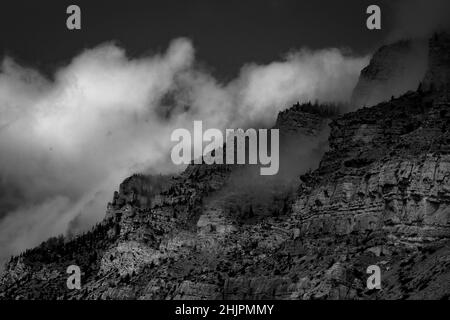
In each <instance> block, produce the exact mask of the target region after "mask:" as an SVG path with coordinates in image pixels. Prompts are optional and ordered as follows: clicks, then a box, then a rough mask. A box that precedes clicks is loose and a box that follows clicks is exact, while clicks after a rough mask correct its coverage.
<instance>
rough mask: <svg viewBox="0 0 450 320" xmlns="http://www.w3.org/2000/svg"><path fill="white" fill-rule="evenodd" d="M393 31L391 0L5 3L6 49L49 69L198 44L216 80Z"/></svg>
mask: <svg viewBox="0 0 450 320" xmlns="http://www.w3.org/2000/svg"><path fill="white" fill-rule="evenodd" d="M70 4H77V5H79V6H80V7H81V10H82V30H81V31H69V30H67V29H66V25H65V23H66V18H67V14H66V8H67V6H68V5H70ZM370 4H378V5H379V6H380V7H381V9H382V27H383V28H382V30H381V31H369V30H367V29H366V27H365V25H366V24H365V21H366V18H367V14H366V13H365V11H366V8H367V6H368V5H370ZM389 25H390V8H389V7H388V6H387V4H386V0H382V1H380V0H378V1H373V0H372V1H368V0H345V1H336V0H314V1H305V0H285V1H284V0H268V1H266V0H221V1H215V0H176V1H174V0H165V1H159V0H158V1H155V0H126V1H112V0H107V1H105V0H95V1H94V0H89V1H85V0H83V1H81V0H72V1H66V0H57V1H56V0H55V1H49V0H39V1H29V0H27V1H24V0H16V1H11V0H8V1H7V2H6V3H5V2H2V9H1V17H0V50H1V52H2V53H3V54H7V55H11V56H13V57H14V58H15V59H16V60H18V61H19V62H21V63H24V64H26V65H32V66H36V67H38V68H39V69H40V70H41V71H44V72H48V71H51V70H52V69H53V68H55V67H56V66H58V65H61V64H64V63H67V62H68V61H69V60H70V59H71V58H72V57H73V56H75V55H76V54H77V53H79V52H80V51H81V50H82V49H83V48H86V47H93V46H95V45H97V44H99V43H102V42H105V41H112V40H114V41H117V42H118V43H119V44H120V45H121V46H123V47H124V48H126V50H127V52H128V54H129V55H132V56H134V55H142V54H145V53H148V52H154V51H161V50H165V49H166V48H167V45H168V43H169V42H170V40H172V39H173V38H176V37H180V36H186V37H189V38H191V39H192V40H193V42H194V45H195V48H196V50H197V51H196V52H197V58H198V60H200V61H201V62H202V63H204V64H205V65H206V66H208V68H210V69H211V71H212V72H213V74H214V75H215V76H216V77H219V78H222V79H226V78H231V77H234V76H235V75H236V74H237V72H238V71H239V69H240V67H241V66H242V65H243V64H244V63H247V62H257V63H268V62H271V61H274V60H276V59H279V58H280V57H281V56H282V55H283V54H284V53H286V52H288V51H289V50H290V49H298V48H300V47H303V46H307V47H310V48H323V47H331V46H333V47H349V48H351V49H352V50H353V51H354V52H356V53H367V52H369V51H371V50H373V49H374V48H376V47H377V46H378V45H379V44H380V43H381V42H382V40H383V39H384V37H385V36H386V34H387V32H388V30H389Z"/></svg>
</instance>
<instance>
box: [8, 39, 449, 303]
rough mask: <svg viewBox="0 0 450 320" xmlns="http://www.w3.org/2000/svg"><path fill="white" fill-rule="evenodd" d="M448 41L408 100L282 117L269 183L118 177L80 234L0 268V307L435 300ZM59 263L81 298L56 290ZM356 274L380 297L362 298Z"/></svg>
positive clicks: (244, 171) (62, 284)
mask: <svg viewBox="0 0 450 320" xmlns="http://www.w3.org/2000/svg"><path fill="white" fill-rule="evenodd" d="M447 37H448V36H446V35H444V34H442V35H439V36H435V37H433V38H432V39H431V40H430V62H429V67H428V70H427V72H426V76H425V79H424V83H425V84H426V85H421V86H419V88H418V90H417V91H410V92H407V93H405V94H404V95H401V96H400V97H398V98H394V99H391V100H390V101H386V102H383V103H380V104H378V105H376V106H374V107H371V108H362V109H359V110H357V111H355V112H351V113H347V114H344V115H340V116H338V115H337V113H336V112H335V111H333V108H329V107H328V106H318V105H316V106H313V105H311V104H306V105H300V104H298V105H295V106H293V107H292V108H290V109H288V110H286V111H284V112H281V113H280V114H279V116H278V119H277V124H276V127H278V128H280V131H281V149H280V152H281V163H282V164H281V165H280V169H283V170H284V171H283V172H280V175H279V177H276V178H273V177H269V178H267V179H266V178H264V177H262V176H259V175H258V174H255V172H257V170H254V168H253V167H247V166H237V165H235V166H232V165H190V166H189V167H188V168H187V169H186V170H185V171H184V172H183V173H182V174H181V175H179V176H175V177H148V176H142V175H135V176H133V177H130V178H129V179H127V180H126V181H124V182H123V183H122V185H121V187H120V190H119V192H117V193H116V194H115V195H114V198H113V201H112V202H111V203H110V204H109V205H108V208H107V213H106V216H105V219H104V221H103V222H102V223H100V224H99V225H98V226H96V227H95V228H94V229H93V230H92V231H91V232H89V233H86V234H84V235H82V236H80V237H77V238H75V239H72V240H67V239H65V238H63V237H59V238H54V239H50V240H49V241H47V242H46V243H44V244H42V245H41V246H39V247H37V248H35V249H32V250H29V251H27V252H25V253H23V254H22V255H20V256H18V257H14V258H12V259H11V261H10V262H9V263H8V264H7V266H6V271H5V272H4V273H3V274H2V275H1V277H0V297H1V298H4V299H18V298H35V299H38V298H40V299H47V298H48V299H50V298H51V299H67V298H70V299H98V298H101V299H223V298H224V299H268V298H269V299H270V298H274V299H401V298H402V299H405V298H412V299H417V298H433V299H448V298H449V297H450V281H449V280H450V268H449V266H450V220H449V218H450V206H449V204H450V133H449V128H450V108H449V107H450V102H449V92H448V86H447V85H446V84H447V83H446V82H445V80H443V79H446V78H445V77H444V76H442V70H444V74H445V72H446V71H445V70H448V69H446V68H447V66H449V65H450V64H448V59H447V58H448V52H449V49H450V47H449V46H448V42H447V40H446V39H448V38H447ZM326 137H328V144H327V143H325V141H326V139H324V138H326ZM319 159H321V160H320V163H319ZM308 161H309V162H308ZM311 169H312V170H311ZM71 264H75V265H78V266H80V268H81V270H82V287H81V290H75V291H71V290H68V289H67V287H66V279H67V276H68V275H67V274H66V273H65V270H66V268H67V266H69V265H71ZM369 265H377V266H379V267H380V268H381V271H382V275H381V277H382V286H381V290H376V289H373V290H369V289H367V287H366V279H367V277H368V276H369V275H367V274H366V270H367V267H368V266H369Z"/></svg>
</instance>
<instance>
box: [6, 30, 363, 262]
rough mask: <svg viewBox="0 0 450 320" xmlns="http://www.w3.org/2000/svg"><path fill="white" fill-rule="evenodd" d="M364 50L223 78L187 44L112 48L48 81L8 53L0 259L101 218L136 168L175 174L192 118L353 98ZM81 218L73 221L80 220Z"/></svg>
mask: <svg viewBox="0 0 450 320" xmlns="http://www.w3.org/2000/svg"><path fill="white" fill-rule="evenodd" d="M367 61H368V59H367V57H352V56H349V55H346V54H344V53H343V52H341V51H340V50H338V49H327V50H319V51H310V50H306V49H303V50H300V51H298V52H292V53H289V54H288V55H286V57H285V58H284V59H283V60H282V61H277V62H273V63H271V64H268V65H256V64H248V65H245V66H243V68H242V70H241V73H240V75H239V76H238V77H237V78H236V79H234V80H232V81H230V82H228V83H221V82H220V81H218V80H217V79H215V78H214V77H213V76H212V75H211V74H209V73H208V72H207V71H205V70H203V69H202V68H201V67H199V66H198V64H197V63H196V61H195V54H194V48H193V45H192V43H191V41H190V40H188V39H176V40H174V41H172V43H171V44H170V46H169V48H168V49H167V50H166V52H164V53H158V54H155V55H153V56H145V57H139V58H134V59H131V58H129V57H127V55H126V52H125V50H124V49H122V48H120V47H118V46H117V45H115V44H114V43H106V44H103V45H100V46H98V47H95V48H92V49H88V50H85V51H84V52H82V53H81V54H80V55H78V56H76V57H75V58H74V59H73V60H72V61H71V62H70V64H68V65H66V66H64V67H61V68H60V69H59V70H58V71H57V72H56V73H55V74H54V76H53V77H52V79H48V78H46V77H45V76H43V75H42V74H41V73H40V72H39V71H38V70H35V69H32V68H27V67H24V66H21V65H19V64H17V63H15V62H14V60H13V59H11V58H5V59H4V60H3V62H2V64H1V70H0V191H2V192H1V195H0V210H3V212H0V219H1V220H0V248H1V249H0V260H4V259H6V258H7V257H8V256H9V255H11V254H17V253H19V252H21V251H23V250H24V249H26V248H30V247H33V246H35V245H38V244H39V243H40V242H41V241H43V240H45V239H46V238H48V237H50V236H54V235H58V234H61V233H66V232H67V228H68V226H69V225H71V226H73V225H76V226H77V227H76V228H77V230H85V229H87V228H88V227H90V226H92V225H93V224H94V223H95V222H97V221H100V220H101V219H102V218H103V216H104V211H105V208H106V203H107V201H108V200H110V198H111V197H112V192H113V191H114V189H116V188H117V186H118V184H119V183H120V182H121V181H122V180H123V179H124V178H125V177H127V176H128V175H130V174H132V173H135V172H158V173H159V172H161V173H168V172H174V171H176V170H179V168H176V167H175V166H173V165H171V163H170V161H167V160H168V157H169V155H170V148H171V146H172V145H171V143H170V134H171V132H172V131H173V130H174V129H175V128H188V129H189V128H191V127H192V121H193V120H203V121H204V124H205V126H207V127H215V128H219V129H225V128H235V127H248V126H251V125H254V124H258V125H266V126H271V125H273V123H274V121H275V119H276V115H277V112H278V111H279V110H280V109H284V108H285V107H286V106H288V105H289V104H290V103H292V102H294V101H297V100H299V101H307V100H316V99H318V100H326V101H343V100H347V99H348V98H349V97H350V94H351V90H352V88H353V87H354V85H355V83H356V81H357V78H358V75H359V71H360V70H361V68H362V67H363V66H364V65H366V64H367ZM74 221H76V223H74Z"/></svg>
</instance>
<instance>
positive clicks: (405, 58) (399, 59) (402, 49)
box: [351, 39, 428, 108]
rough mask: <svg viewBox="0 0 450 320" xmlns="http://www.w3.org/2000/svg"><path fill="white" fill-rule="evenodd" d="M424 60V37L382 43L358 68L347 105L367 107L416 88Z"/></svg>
mask: <svg viewBox="0 0 450 320" xmlns="http://www.w3.org/2000/svg"><path fill="white" fill-rule="evenodd" d="M427 62H428V45H427V42H426V41H425V40H418V39H414V40H401V41H398V42H395V43H392V44H388V45H384V46H382V47H381V48H380V49H378V50H377V51H376V52H375V54H374V55H373V56H372V59H371V60H370V63H369V65H368V66H367V67H365V68H364V69H363V70H362V71H361V75H360V77H359V80H358V83H357V84H356V87H355V89H354V90H353V94H352V97H351V104H352V105H353V106H355V107H357V108H359V107H364V106H368V107H369V106H373V105H375V104H377V103H380V102H383V101H386V100H389V99H391V97H392V96H395V97H398V96H399V95H401V94H403V93H405V92H407V91H409V90H416V89H417V87H418V85H419V82H420V81H421V80H422V79H423V78H424V75H425V72H426V70H427Z"/></svg>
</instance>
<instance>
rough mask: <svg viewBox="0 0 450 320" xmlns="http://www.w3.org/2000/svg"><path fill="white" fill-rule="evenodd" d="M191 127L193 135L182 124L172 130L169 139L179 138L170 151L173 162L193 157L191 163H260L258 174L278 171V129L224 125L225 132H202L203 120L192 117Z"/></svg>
mask: <svg viewBox="0 0 450 320" xmlns="http://www.w3.org/2000/svg"><path fill="white" fill-rule="evenodd" d="M193 129H194V130H193V136H192V135H191V132H190V131H189V130H188V129H185V128H180V129H176V130H174V131H173V132H172V135H171V137H170V139H171V141H172V142H178V143H177V144H176V145H175V146H174V147H173V148H172V152H171V158H172V161H173V163H174V164H177V165H180V164H190V163H191V161H192V160H193V162H194V164H202V163H204V164H223V163H224V161H225V163H226V164H260V165H261V168H260V174H261V175H275V174H277V173H278V169H279V165H280V163H279V160H280V159H279V147H280V146H279V130H278V129H270V130H268V129H259V130H258V131H256V130H255V129H247V130H246V131H244V130H243V129H226V130H225V135H224V134H223V133H222V131H221V130H219V129H215V128H210V129H207V130H206V131H205V132H203V122H202V121H194V128H193ZM224 136H225V139H224ZM269 140H270V141H269ZM204 142H206V143H207V145H206V146H204ZM224 143H225V157H224ZM192 149H193V152H192ZM269 149H270V150H269ZM224 158H225V159H224Z"/></svg>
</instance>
